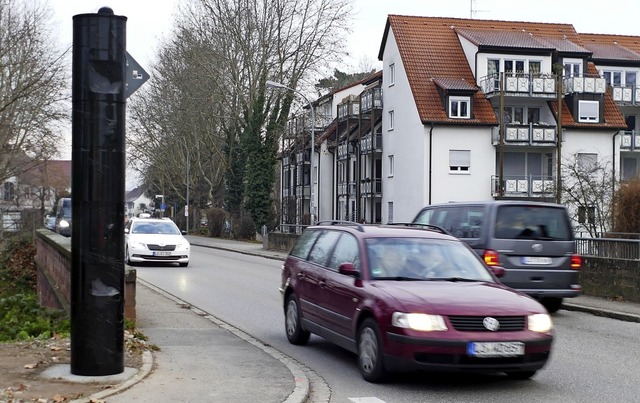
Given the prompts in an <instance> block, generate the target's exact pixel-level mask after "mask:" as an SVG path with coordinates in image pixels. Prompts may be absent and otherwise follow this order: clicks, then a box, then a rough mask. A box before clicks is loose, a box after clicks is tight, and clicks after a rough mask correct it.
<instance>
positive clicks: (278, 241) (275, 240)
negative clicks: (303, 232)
mask: <svg viewBox="0 0 640 403" xmlns="http://www.w3.org/2000/svg"><path fill="white" fill-rule="evenodd" d="M298 236H299V235H298V234H285V233H282V232H269V237H268V249H269V250H277V251H281V252H289V251H290V250H291V247H292V246H293V244H294V243H296V240H297V239H298Z"/></svg>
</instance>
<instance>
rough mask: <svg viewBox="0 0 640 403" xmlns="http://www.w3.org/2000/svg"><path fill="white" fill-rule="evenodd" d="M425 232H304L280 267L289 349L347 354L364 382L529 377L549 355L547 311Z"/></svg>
mask: <svg viewBox="0 0 640 403" xmlns="http://www.w3.org/2000/svg"><path fill="white" fill-rule="evenodd" d="M429 228H430V229H424V228H414V227H408V226H404V227H403V226H375V225H363V224H357V223H349V222H321V223H318V225H315V226H311V227H308V228H307V229H306V230H305V231H304V232H303V233H302V235H301V236H300V238H299V239H298V240H297V242H296V244H295V245H294V246H293V248H292V249H291V252H290V253H289V255H288V256H287V258H286V260H285V262H284V264H283V266H282V282H281V286H280V292H281V294H282V297H283V309H284V316H285V331H286V335H287V339H288V340H289V342H290V343H292V344H300V345H302V344H306V343H307V341H308V340H309V337H310V334H312V333H313V334H316V335H318V336H321V337H323V338H325V339H326V340H329V341H331V342H333V343H335V344H337V345H339V346H341V347H343V348H345V349H347V350H349V351H352V352H354V353H356V354H357V361H358V367H359V369H360V372H361V374H362V376H363V378H364V379H365V380H367V381H370V382H378V381H382V380H384V378H385V377H386V375H387V373H388V372H393V371H406V370H421V369H423V370H434V371H465V372H469V371H476V372H491V373H498V372H504V373H506V374H507V375H508V376H509V377H511V378H521V379H522V378H529V377H531V376H533V375H534V374H535V373H536V371H538V370H539V369H541V368H542V367H543V366H544V365H545V364H546V362H547V359H548V358H549V354H550V352H551V346H552V341H553V328H552V322H551V318H550V315H549V314H548V312H547V310H546V309H545V308H544V307H543V306H542V305H541V304H540V303H539V302H538V301H536V300H535V299H533V298H531V297H529V296H527V295H525V294H523V293H521V292H518V291H516V290H514V289H512V288H510V287H507V286H505V285H503V284H501V283H500V282H499V281H498V279H497V277H498V276H500V275H502V274H503V273H504V269H502V268H500V267H497V266H493V268H491V269H490V268H489V267H488V266H486V265H485V264H484V262H483V261H482V259H480V258H479V257H478V255H477V254H475V253H473V251H472V250H471V249H470V248H469V247H468V246H467V245H466V244H465V243H464V242H462V241H460V240H458V239H457V238H455V237H453V236H450V235H447V234H445V233H444V231H443V230H442V229H438V228H437V227H429Z"/></svg>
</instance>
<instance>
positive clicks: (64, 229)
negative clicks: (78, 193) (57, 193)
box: [56, 197, 71, 237]
mask: <svg viewBox="0 0 640 403" xmlns="http://www.w3.org/2000/svg"><path fill="white" fill-rule="evenodd" d="M56 232H57V233H58V234H60V235H64V236H66V237H70V236H71V198H70V197H63V198H60V199H58V203H57V207H56Z"/></svg>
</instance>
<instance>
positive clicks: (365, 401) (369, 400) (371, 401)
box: [348, 397, 385, 403]
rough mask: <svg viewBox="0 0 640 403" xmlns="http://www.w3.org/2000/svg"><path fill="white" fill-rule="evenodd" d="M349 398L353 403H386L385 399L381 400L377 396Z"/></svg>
mask: <svg viewBox="0 0 640 403" xmlns="http://www.w3.org/2000/svg"><path fill="white" fill-rule="evenodd" d="M348 399H349V400H351V401H352V402H353V403H385V401H384V400H380V399H378V398H377V397H350V398H348Z"/></svg>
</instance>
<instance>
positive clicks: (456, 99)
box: [449, 96, 471, 119]
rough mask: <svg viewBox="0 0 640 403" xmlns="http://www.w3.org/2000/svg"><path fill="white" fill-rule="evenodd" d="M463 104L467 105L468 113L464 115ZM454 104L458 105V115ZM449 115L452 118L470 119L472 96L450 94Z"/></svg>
mask: <svg viewBox="0 0 640 403" xmlns="http://www.w3.org/2000/svg"><path fill="white" fill-rule="evenodd" d="M463 104H466V105H467V108H466V113H465V114H464V115H462V114H461V111H462V105H463ZM454 105H457V111H458V113H457V114H456V115H454V114H453V110H454V108H453V106H454ZM449 117H450V118H452V119H469V118H470V117H471V97H461V96H450V97H449Z"/></svg>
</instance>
